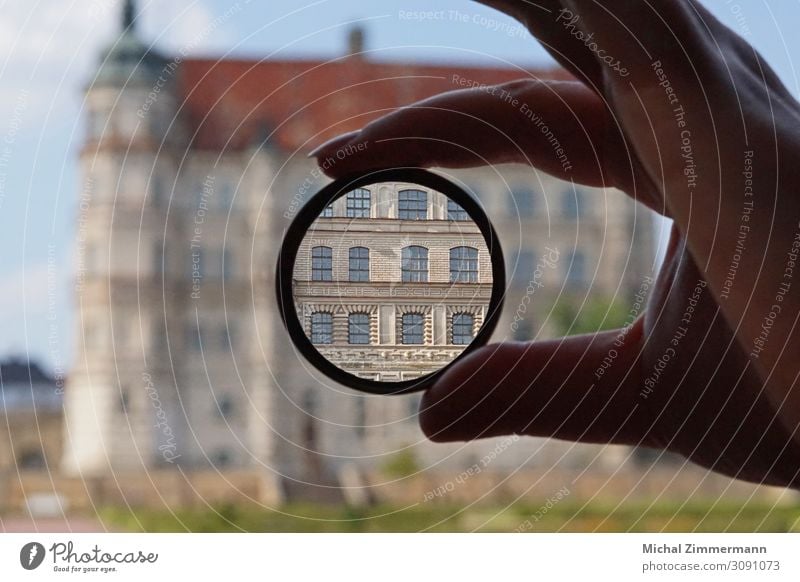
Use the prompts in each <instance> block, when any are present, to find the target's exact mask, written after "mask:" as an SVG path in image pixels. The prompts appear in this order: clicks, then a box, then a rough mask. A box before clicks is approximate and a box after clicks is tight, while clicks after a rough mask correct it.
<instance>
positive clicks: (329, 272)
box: [311, 247, 333, 281]
mask: <svg viewBox="0 0 800 582" xmlns="http://www.w3.org/2000/svg"><path fill="white" fill-rule="evenodd" d="M311 280H312V281H332V280H333V250H332V249H331V248H330V247H314V248H313V249H311Z"/></svg>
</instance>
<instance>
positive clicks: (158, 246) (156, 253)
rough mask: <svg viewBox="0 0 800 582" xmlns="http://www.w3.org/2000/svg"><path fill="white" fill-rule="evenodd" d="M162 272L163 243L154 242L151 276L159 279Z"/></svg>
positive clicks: (163, 269)
mask: <svg viewBox="0 0 800 582" xmlns="http://www.w3.org/2000/svg"><path fill="white" fill-rule="evenodd" d="M164 271H165V268H164V241H156V243H155V244H154V245H153V274H154V275H155V276H156V277H160V276H161V275H163V274H164Z"/></svg>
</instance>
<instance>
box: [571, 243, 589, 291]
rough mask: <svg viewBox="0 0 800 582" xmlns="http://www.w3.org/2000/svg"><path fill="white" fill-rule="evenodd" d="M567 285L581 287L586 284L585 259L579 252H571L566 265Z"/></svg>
mask: <svg viewBox="0 0 800 582" xmlns="http://www.w3.org/2000/svg"><path fill="white" fill-rule="evenodd" d="M567 269H569V270H568V271H567V283H568V284H570V285H582V284H584V283H585V282H586V257H585V256H584V255H583V253H582V252H581V251H573V252H572V257H571V258H570V261H569V263H568V264H567Z"/></svg>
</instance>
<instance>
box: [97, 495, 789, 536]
mask: <svg viewBox="0 0 800 582" xmlns="http://www.w3.org/2000/svg"><path fill="white" fill-rule="evenodd" d="M537 517H538V519H536V518H537ZM101 518H102V519H103V521H104V522H105V523H106V526H107V527H111V528H114V529H117V530H122V531H147V532H183V531H193V532H241V531H248V532H417V531H434V532H467V531H482V532H514V531H530V532H554V531H566V532H593V531H602V532H626V531H631V532H691V531H696V532H723V531H724V532H786V531H800V505H792V506H786V505H780V506H774V505H772V504H769V503H764V502H758V503H755V502H753V503H748V504H736V503H730V502H719V503H716V504H715V503H714V502H713V501H709V502H708V503H698V502H693V503H691V504H687V505H684V506H682V507H681V506H680V505H679V504H671V503H670V504H666V503H665V504H659V505H654V506H652V507H650V506H649V505H648V504H630V505H625V506H623V507H620V508H618V509H615V508H614V507H612V506H603V505H599V504H598V505H589V506H587V507H583V506H582V505H578V504H575V503H573V502H567V501H563V502H561V503H558V504H556V505H554V506H552V507H551V508H550V509H549V510H547V511H544V512H543V510H542V507H533V506H528V505H522V504H520V505H514V506H511V507H498V508H495V509H492V508H487V507H480V508H466V509H465V508H464V507H459V506H453V505H436V504H420V505H416V506H414V507H410V508H397V507H384V506H376V507H371V508H360V509H359V508H351V507H347V506H343V505H339V506H337V505H313V504H292V505H287V506H285V507H283V508H281V509H280V510H279V511H276V510H268V509H263V508H260V507H257V506H246V505H221V506H218V507H215V508H213V509H207V508H206V509H182V510H178V511H175V512H169V511H165V510H152V509H140V510H135V511H134V512H131V511H129V510H127V509H124V508H119V507H115V508H106V509H104V510H103V511H102V513H101Z"/></svg>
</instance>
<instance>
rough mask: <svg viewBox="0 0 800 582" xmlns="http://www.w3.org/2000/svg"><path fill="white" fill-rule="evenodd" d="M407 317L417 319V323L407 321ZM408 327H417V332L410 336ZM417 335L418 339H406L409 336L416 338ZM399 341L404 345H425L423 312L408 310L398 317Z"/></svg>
mask: <svg viewBox="0 0 800 582" xmlns="http://www.w3.org/2000/svg"><path fill="white" fill-rule="evenodd" d="M407 318H409V319H411V318H414V320H415V321H417V320H418V323H410V322H407ZM409 329H418V330H419V332H418V333H417V332H416V331H415V332H414V334H413V336H412V335H411V332H410V331H409ZM417 337H419V341H408V340H409V338H411V339H417ZM400 342H401V343H402V344H403V345H404V346H421V345H425V315H424V314H423V313H418V312H416V311H410V312H408V313H404V314H403V315H402V316H401V317H400Z"/></svg>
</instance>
